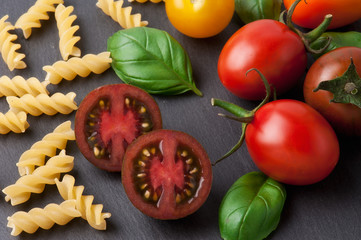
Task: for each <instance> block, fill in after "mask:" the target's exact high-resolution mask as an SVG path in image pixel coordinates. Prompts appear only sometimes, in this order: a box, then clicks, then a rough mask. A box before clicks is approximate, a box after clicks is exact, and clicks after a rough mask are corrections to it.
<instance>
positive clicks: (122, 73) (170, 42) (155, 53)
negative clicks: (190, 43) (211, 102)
mask: <svg viewBox="0 0 361 240" xmlns="http://www.w3.org/2000/svg"><path fill="white" fill-rule="evenodd" d="M108 51H110V53H111V57H112V59H113V62H112V67H113V69H114V71H115V72H116V74H117V75H118V76H119V77H120V79H122V80H123V81H124V82H125V83H128V84H131V85H134V86H137V87H139V88H142V89H144V90H145V91H147V92H148V93H151V94H164V95H176V94H181V93H184V92H186V91H189V90H192V91H194V92H195V93H196V94H197V95H199V96H202V93H201V92H200V91H199V90H198V89H197V88H196V86H195V84H194V81H193V76H192V75H193V74H192V66H191V62H190V59H189V57H188V55H187V53H186V52H185V50H184V49H183V47H182V46H181V45H180V44H179V43H178V42H177V41H176V40H175V39H174V38H173V37H172V36H170V35H169V34H168V33H167V32H165V31H162V30H158V29H155V28H148V27H137V28H131V29H125V30H120V31H118V32H116V33H115V34H114V35H113V36H111V37H110V38H109V39H108Z"/></svg>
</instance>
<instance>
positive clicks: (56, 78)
mask: <svg viewBox="0 0 361 240" xmlns="http://www.w3.org/2000/svg"><path fill="white" fill-rule="evenodd" d="M111 62H112V59H111V58H110V52H102V53H99V54H98V55H94V54H87V55H85V56H84V57H82V58H78V57H72V58H70V59H69V60H68V61H57V62H56V63H54V64H53V65H52V66H44V67H43V70H44V71H45V72H47V75H46V78H45V81H49V82H50V83H52V84H58V83H60V82H61V81H62V80H63V79H65V80H68V81H71V80H73V79H74V78H75V77H76V76H77V75H79V76H81V77H86V76H88V75H89V74H90V73H91V72H93V73H96V74H100V73H103V72H104V71H105V70H107V69H108V68H110V63H111Z"/></svg>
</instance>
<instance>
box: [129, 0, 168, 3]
mask: <svg viewBox="0 0 361 240" xmlns="http://www.w3.org/2000/svg"><path fill="white" fill-rule="evenodd" d="M148 1H149V2H152V3H160V2H164V1H165V0H128V2H139V3H145V2H148Z"/></svg>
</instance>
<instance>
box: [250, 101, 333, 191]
mask: <svg viewBox="0 0 361 240" xmlns="http://www.w3.org/2000/svg"><path fill="white" fill-rule="evenodd" d="M245 135H246V136H245V141H246V144H247V148H248V152H249V154H250V156H251V157H252V159H253V161H254V162H255V164H256V165H257V167H258V168H259V169H260V170H261V171H262V172H264V173H265V174H266V175H268V176H270V177H271V178H273V179H275V180H277V181H280V182H283V183H286V184H294V185H306V184H312V183H316V182H318V181H321V180H322V179H324V178H325V177H326V176H328V175H329V174H330V173H331V171H332V170H333V169H334V167H335V165H336V164H337V162H338V158H339V143H338V140H337V137H336V134H335V132H334V131H333V129H332V127H331V126H330V124H329V123H328V122H327V120H326V119H325V118H323V117H322V115H321V114H319V113H318V112H317V111H316V110H314V109H313V108H312V107H310V106H309V105H307V104H306V103H303V102H300V101H296V100H289V99H283V100H276V101H272V102H270V103H267V104H265V105H263V106H262V107H261V108H260V109H259V110H258V111H256V113H255V115H254V118H253V121H252V122H251V123H249V124H248V126H247V128H246V134H245Z"/></svg>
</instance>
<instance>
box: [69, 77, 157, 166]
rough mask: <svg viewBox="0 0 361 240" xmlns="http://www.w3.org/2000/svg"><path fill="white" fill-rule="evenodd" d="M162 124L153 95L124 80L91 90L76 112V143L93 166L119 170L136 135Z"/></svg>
mask: <svg viewBox="0 0 361 240" xmlns="http://www.w3.org/2000/svg"><path fill="white" fill-rule="evenodd" d="M160 128H162V118H161V114H160V110H159V107H158V105H157V103H156V102H155V101H154V99H153V98H152V96H150V95H149V94H148V93H146V92H145V91H143V90H142V89H140V88H137V87H134V86H131V85H127V84H114V85H106V86H103V87H100V88H97V89H95V90H93V91H92V92H90V93H89V94H88V95H87V96H86V97H85V98H84V100H83V101H82V102H81V104H80V106H79V109H78V111H77V113H76V116H75V137H76V143H77V145H78V147H79V149H80V151H81V152H82V154H83V155H84V156H85V158H86V159H88V160H89V161H90V162H91V163H93V164H94V165H95V166H97V167H99V168H101V169H104V170H107V171H111V172H118V171H121V168H122V161H123V157H124V153H125V150H126V148H127V147H128V145H129V144H130V143H131V142H133V141H134V140H135V139H136V138H137V137H138V136H140V135H142V134H145V133H147V132H150V131H152V130H155V129H160Z"/></svg>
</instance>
